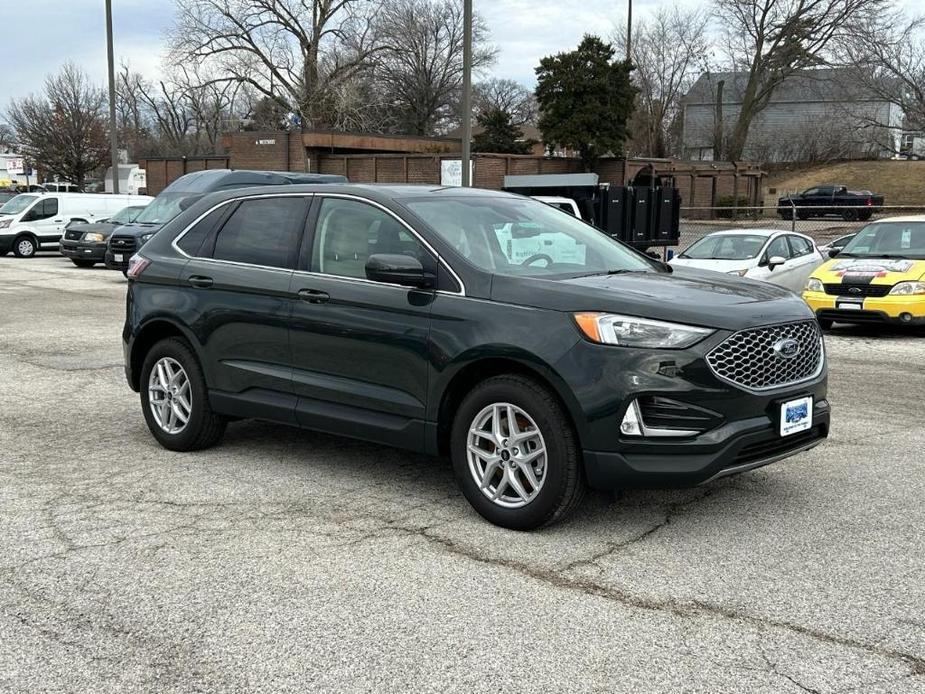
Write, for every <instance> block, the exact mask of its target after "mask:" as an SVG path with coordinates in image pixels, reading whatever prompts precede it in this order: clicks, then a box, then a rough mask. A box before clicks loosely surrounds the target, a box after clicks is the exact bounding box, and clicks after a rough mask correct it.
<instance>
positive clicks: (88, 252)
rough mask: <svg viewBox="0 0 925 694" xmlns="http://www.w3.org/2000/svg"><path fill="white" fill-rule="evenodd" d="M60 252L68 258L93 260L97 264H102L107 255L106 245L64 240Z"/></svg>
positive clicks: (61, 242)
mask: <svg viewBox="0 0 925 694" xmlns="http://www.w3.org/2000/svg"><path fill="white" fill-rule="evenodd" d="M59 250H60V251H61V255H63V256H65V257H68V258H74V259H76V260H92V261H94V262H97V263H102V262H103V260H104V258H105V255H106V244H105V243H87V242H85V241H68V240H66V239H63V238H62V239H61V241H60V245H59Z"/></svg>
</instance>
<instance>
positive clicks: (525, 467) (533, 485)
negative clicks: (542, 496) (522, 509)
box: [517, 461, 540, 492]
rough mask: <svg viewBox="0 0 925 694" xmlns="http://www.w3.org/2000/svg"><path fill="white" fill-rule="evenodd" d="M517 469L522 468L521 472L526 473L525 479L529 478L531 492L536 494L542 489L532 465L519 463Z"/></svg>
mask: <svg viewBox="0 0 925 694" xmlns="http://www.w3.org/2000/svg"><path fill="white" fill-rule="evenodd" d="M517 467H518V468H520V471H521V472H522V473H524V477H526V478H527V482H529V483H530V491H531V492H535V491H536V490H537V489H539V488H540V481H539V480H538V479H537V478H536V471H535V470H534V469H533V466H532V465H530V463H521V462H519V461H518V463H517Z"/></svg>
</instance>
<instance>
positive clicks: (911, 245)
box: [839, 222, 925, 260]
mask: <svg viewBox="0 0 925 694" xmlns="http://www.w3.org/2000/svg"><path fill="white" fill-rule="evenodd" d="M841 256H847V257H849V258H850V257H852V256H855V257H858V258H914V259H917V260H920V259H925V222H876V223H874V224H868V225H867V226H866V227H864V228H863V229H861V230H860V231H859V232H858V233H857V236H855V237H854V238H853V239H852V240H851V241H850V242H849V243H848V245H847V246H845V249H844V250H843V251H842V252H841V253H840V254H839V257H841Z"/></svg>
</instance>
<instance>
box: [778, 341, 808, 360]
mask: <svg viewBox="0 0 925 694" xmlns="http://www.w3.org/2000/svg"><path fill="white" fill-rule="evenodd" d="M772 349H773V350H774V353H775V354H776V355H777V356H779V357H782V358H783V359H793V358H794V357H795V356H796V355H798V354H799V353H800V349H801V348H800V343H799V342H797V341H796V340H794V339H793V338H792V337H787V338H784V339H783V340H778V341H777V342H775V343H774V346H773V347H772Z"/></svg>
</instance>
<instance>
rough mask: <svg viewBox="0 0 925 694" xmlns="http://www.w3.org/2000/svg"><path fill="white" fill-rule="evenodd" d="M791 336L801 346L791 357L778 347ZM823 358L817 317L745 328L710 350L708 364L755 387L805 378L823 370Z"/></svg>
mask: <svg viewBox="0 0 925 694" xmlns="http://www.w3.org/2000/svg"><path fill="white" fill-rule="evenodd" d="M788 339H791V340H796V342H797V343H798V344H799V346H800V350H799V352H798V353H797V354H796V355H795V356H792V357H790V358H787V357H784V356H782V355H781V354H780V353H779V352H778V351H777V350H775V349H774V346H775V345H779V344H780V343H781V341H784V340H788ZM822 360H823V354H822V338H821V335H820V333H819V324H818V323H817V322H816V321H815V320H807V321H800V322H798V323H781V324H780V325H771V326H768V327H765V328H753V329H750V330H742V331H741V332H737V333H735V334H734V335H730V336H729V337H728V338H727V339H726V340H724V341H723V342H721V343H720V344H719V345H717V346H716V347H714V348H713V349H712V350H711V351H710V353H709V354H707V364H709V365H710V369H712V371H713V373H714V374H716V375H717V376H718V377H719V378H721V379H723V380H725V381H729V382H730V383H734V384H736V385H738V386H742V387H743V388H749V389H751V390H768V389H770V388H779V387H782V386H786V385H789V384H791V383H799V382H800V381H805V380H807V379H809V378H812V377H813V376H815V375H816V374H817V373H819V371H820V370H821V369H822Z"/></svg>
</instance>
